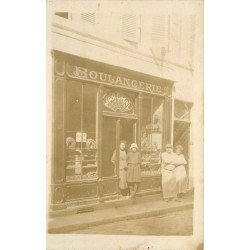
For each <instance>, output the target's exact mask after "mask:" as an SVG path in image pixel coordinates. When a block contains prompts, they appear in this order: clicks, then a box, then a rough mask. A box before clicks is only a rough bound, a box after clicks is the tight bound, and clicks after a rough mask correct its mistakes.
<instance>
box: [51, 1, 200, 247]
mask: <svg viewBox="0 0 250 250" xmlns="http://www.w3.org/2000/svg"><path fill="white" fill-rule="evenodd" d="M47 233H48V235H47V249H71V248H69V246H72V247H73V245H68V247H66V246H65V248H63V246H62V245H60V244H62V241H61V242H60V243H58V241H60V240H59V238H58V237H62V238H63V239H66V237H71V236H72V237H73V236H74V237H78V238H77V239H79V237H85V239H88V237H91V236H92V235H95V236H96V237H98V235H99V236H108V235H109V236H111V235H112V236H115V235H116V236H122V235H123V236H131V237H132V236H147V237H148V236H150V237H153V236H161V237H163V238H166V236H174V237H175V240H174V241H173V238H171V239H172V241H171V242H170V245H168V246H166V245H165V247H162V248H152V247H151V248H150V247H149V246H148V245H147V244H148V243H145V244H146V245H145V246H144V245H143V244H142V245H141V246H138V247H135V248H127V247H125V246H123V245H120V246H119V247H117V246H114V247H111V246H110V245H107V243H105V241H99V243H100V246H99V247H97V246H96V245H95V244H96V242H95V243H93V244H92V245H90V246H91V247H90V246H87V245H81V247H79V249H97V250H98V249H100V250H102V249H187V250H189V249H190V250H193V249H194V250H195V249H203V2H202V1H194V0H193V1H192V0H190V1H73V0H71V1H52V0H51V1H47ZM181 236H185V237H184V238H183V237H181ZM71 239H73V238H71ZM89 239H90V238H89ZM91 239H92V240H91V241H94V240H93V238H91ZM131 239H132V238H131ZM161 239H162V238H159V242H160V241H161ZM178 239H179V240H178ZM184 239H185V243H183V245H180V242H181V241H182V240H184ZM175 242H177V243H175ZM178 242H179V243H178ZM149 243H150V241H149ZM74 246H75V245H74ZM170 247H171V248H170ZM74 249H78V248H74Z"/></svg>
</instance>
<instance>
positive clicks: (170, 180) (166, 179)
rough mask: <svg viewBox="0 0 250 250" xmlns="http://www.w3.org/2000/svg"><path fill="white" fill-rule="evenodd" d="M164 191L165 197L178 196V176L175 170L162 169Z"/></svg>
mask: <svg viewBox="0 0 250 250" xmlns="http://www.w3.org/2000/svg"><path fill="white" fill-rule="evenodd" d="M161 174H162V193H163V198H164V199H168V198H175V197H176V196H177V192H176V178H175V173H174V171H169V170H166V169H162V171H161Z"/></svg>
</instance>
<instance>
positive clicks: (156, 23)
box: [152, 15, 168, 48]
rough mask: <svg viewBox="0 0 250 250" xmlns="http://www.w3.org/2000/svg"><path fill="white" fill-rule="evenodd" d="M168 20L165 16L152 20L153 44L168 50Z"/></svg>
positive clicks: (154, 17)
mask: <svg viewBox="0 0 250 250" xmlns="http://www.w3.org/2000/svg"><path fill="white" fill-rule="evenodd" d="M167 38H168V18H167V17H166V16H165V15H161V16H153V18H152V44H153V45H154V46H159V47H165V48H168V40H167Z"/></svg>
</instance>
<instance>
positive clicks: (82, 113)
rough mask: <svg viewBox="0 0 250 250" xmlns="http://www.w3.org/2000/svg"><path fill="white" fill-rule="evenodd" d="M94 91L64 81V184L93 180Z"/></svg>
mask: <svg viewBox="0 0 250 250" xmlns="http://www.w3.org/2000/svg"><path fill="white" fill-rule="evenodd" d="M96 95H97V89H96V88H95V87H92V86H89V85H82V84H80V83H76V82H68V83H67V88H66V126H65V138H66V141H65V144H66V157H65V160H66V181H77V180H82V179H93V178H94V179H95V178H97V146H96Z"/></svg>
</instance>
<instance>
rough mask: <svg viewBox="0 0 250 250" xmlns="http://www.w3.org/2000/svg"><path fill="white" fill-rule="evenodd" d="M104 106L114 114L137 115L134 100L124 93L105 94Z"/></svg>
mask: <svg viewBox="0 0 250 250" xmlns="http://www.w3.org/2000/svg"><path fill="white" fill-rule="evenodd" d="M103 105H104V107H106V108H107V109H109V110H111V111H113V112H121V113H130V114H134V113H135V105H134V103H133V100H132V99H131V98H130V97H129V96H127V95H125V94H123V93H119V92H110V93H107V94H105V95H104V97H103Z"/></svg>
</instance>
